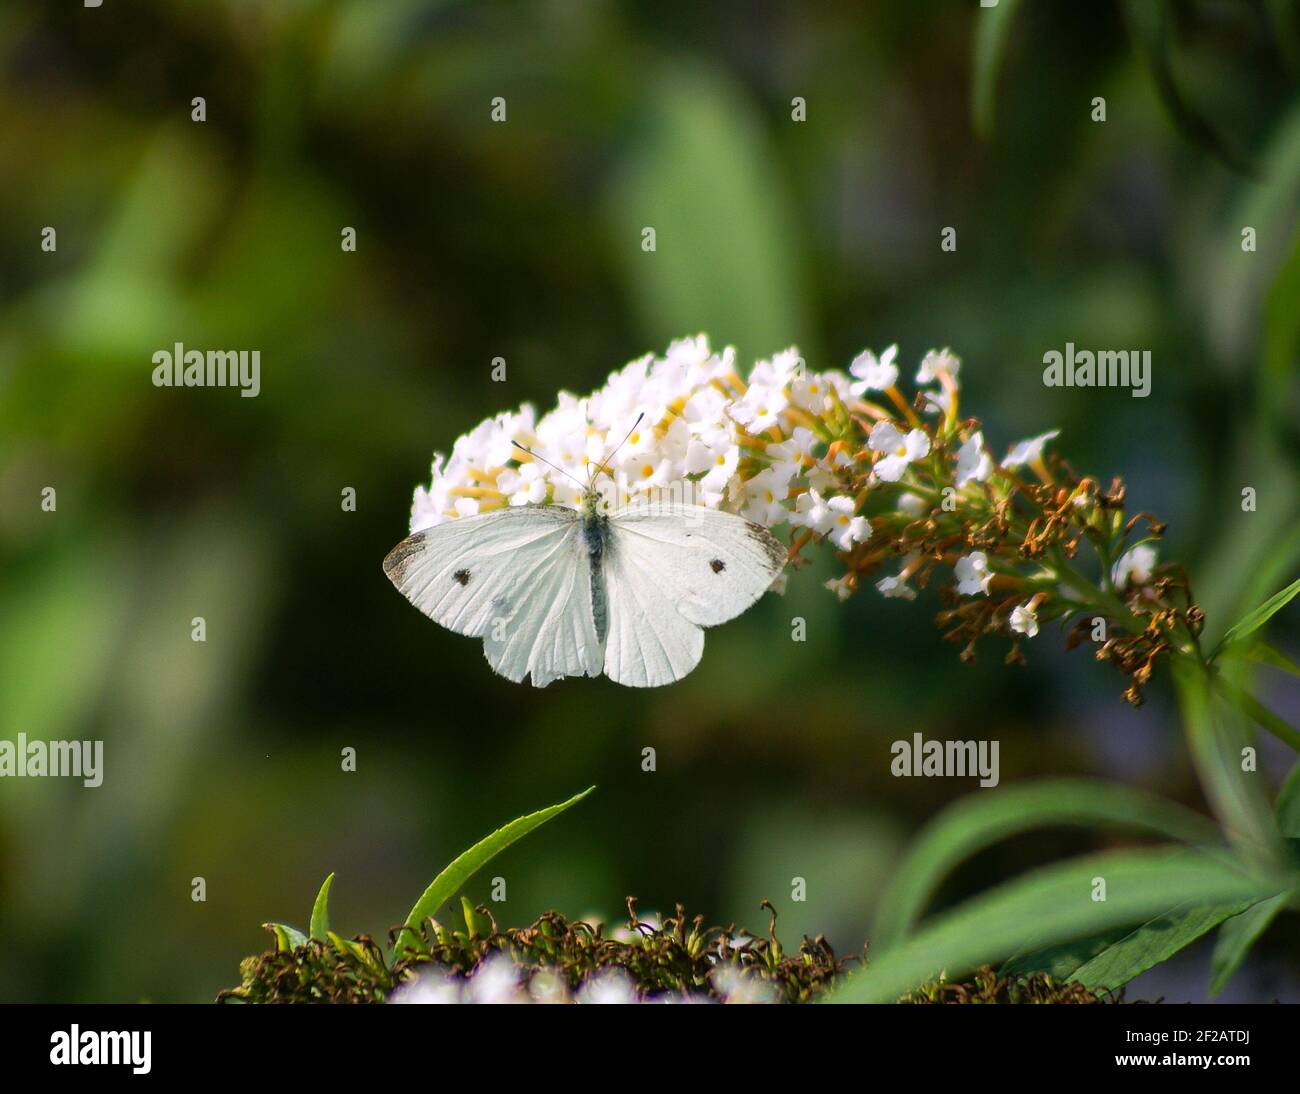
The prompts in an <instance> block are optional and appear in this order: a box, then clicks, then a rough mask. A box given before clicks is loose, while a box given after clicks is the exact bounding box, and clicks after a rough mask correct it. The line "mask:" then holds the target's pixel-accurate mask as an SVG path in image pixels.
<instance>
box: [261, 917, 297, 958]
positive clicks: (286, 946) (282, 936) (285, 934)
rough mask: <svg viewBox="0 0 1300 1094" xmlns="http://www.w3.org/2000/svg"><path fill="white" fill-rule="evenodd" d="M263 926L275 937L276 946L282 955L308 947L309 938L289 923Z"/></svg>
mask: <svg viewBox="0 0 1300 1094" xmlns="http://www.w3.org/2000/svg"><path fill="white" fill-rule="evenodd" d="M262 926H263V927H265V928H266V929H267V930H268V931H270V932H271V933H272V934H273V935H275V946H276V949H277V950H279V951H280V952H281V953H288V952H289V951H290V950H296V949H297V948H298V947H299V946H305V945H307V936H306V935H305V934H303V933H302V931H300V930H298V929H297V928H296V927H290V926H289V925H288V924H287V923H263V924H262Z"/></svg>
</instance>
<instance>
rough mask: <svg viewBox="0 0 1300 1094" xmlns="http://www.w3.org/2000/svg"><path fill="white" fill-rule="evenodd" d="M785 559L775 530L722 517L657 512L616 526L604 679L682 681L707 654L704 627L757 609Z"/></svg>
mask: <svg viewBox="0 0 1300 1094" xmlns="http://www.w3.org/2000/svg"><path fill="white" fill-rule="evenodd" d="M785 558H786V552H785V548H784V547H782V546H781V543H780V541H779V540H777V539H776V537H775V536H773V535H772V534H771V533H770V532H769V531H767V529H765V528H762V527H760V526H759V525H757V524H753V523H751V522H750V521H747V520H745V519H744V518H743V517H738V516H735V515H734V514H731V513H723V512H720V511H718V510H715V509H704V508H702V507H699V506H693V505H677V504H655V505H651V506H644V507H641V508H634V509H630V510H627V511H625V512H622V513H619V514H616V515H615V516H613V517H611V518H610V523H609V538H608V544H607V547H606V551H605V565H604V573H605V586H606V588H605V597H606V601H607V604H608V608H607V610H608V620H609V622H608V634H607V636H606V639H605V674H606V675H607V676H608V677H609V678H610V679H611V680H615V681H617V682H618V683H620V684H626V685H628V686H629V687H658V686H661V685H663V684H671V683H673V682H674V681H675V680H680V679H681V678H682V677H683V676H685V675H686V674H687V673H688V672H690V671H691V670H692V669H693V668H694V667H695V666H696V665H697V664H698V663H699V660H700V657H701V656H702V655H703V653H704V632H703V631H702V630H701V628H702V627H713V626H716V625H718V624H719V623H725V622H726V621H727V620H729V619H734V618H735V617H736V616H738V615H740V614H741V613H742V612H743V611H745V610H746V609H747V608H749V607H750V605H752V604H753V603H754V602H755V601H756V600H758V598H759V597H760V596H762V595H763V593H765V592H766V591H767V590H768V588H770V587H771V584H772V582H773V581H774V580H775V579H776V576H777V575H778V574H779V573H780V572H781V569H782V567H783V566H784V565H785Z"/></svg>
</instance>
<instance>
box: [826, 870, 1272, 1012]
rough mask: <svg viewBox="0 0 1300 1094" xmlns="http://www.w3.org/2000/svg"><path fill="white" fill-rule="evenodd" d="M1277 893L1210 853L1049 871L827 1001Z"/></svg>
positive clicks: (879, 964)
mask: <svg viewBox="0 0 1300 1094" xmlns="http://www.w3.org/2000/svg"><path fill="white" fill-rule="evenodd" d="M1098 878H1103V879H1105V882H1106V899H1105V900H1101V901H1098V900H1094V899H1093V896H1094V884H1095V881H1096V879H1098ZM1282 887H1283V883H1282V882H1281V881H1280V880H1278V879H1277V878H1273V877H1269V876H1265V875H1260V874H1257V873H1252V872H1248V871H1247V870H1246V869H1245V868H1244V867H1243V866H1242V865H1240V864H1238V863H1236V862H1234V861H1233V860H1232V859H1231V858H1229V857H1228V856H1227V855H1225V854H1222V853H1219V852H1213V853H1212V852H1209V851H1198V850H1190V849H1178V850H1170V849H1168V848H1158V849H1154V850H1142V851H1123V852H1111V853H1107V854H1102V855H1092V856H1089V857H1087V858H1083V859H1075V860H1072V861H1070V862H1065V863H1058V864H1056V865H1053V866H1049V867H1047V868H1045V869H1042V870H1037V871H1035V872H1033V873H1031V874H1028V875H1026V876H1025V877H1022V878H1017V879H1016V880H1015V881H1012V882H1008V883H1007V884H1005V885H1002V886H999V887H998V888H996V889H994V890H993V891H992V892H989V893H984V894H981V895H980V896H978V897H975V898H973V899H971V900H969V901H967V902H966V903H964V904H962V905H960V906H958V907H957V908H955V909H953V910H952V911H950V912H947V913H944V914H942V915H940V916H936V917H935V918H934V919H933V920H931V921H929V922H927V923H926V924H924V925H923V926H922V928H921V929H920V930H919V931H918V932H917V933H916V934H915V935H913V936H912V937H911V938H909V939H908V940H907V941H906V942H903V943H901V944H899V945H897V946H895V947H893V948H892V949H890V950H888V951H886V952H885V953H884V954H883V955H882V956H880V957H879V958H876V959H875V960H873V961H872V962H871V964H870V965H869V966H868V967H867V968H866V969H864V970H863V971H861V972H858V973H854V974H852V975H851V976H850V977H849V978H848V979H847V980H846V981H845V983H844V985H843V986H842V987H841V988H839V989H838V990H837V991H836V992H835V993H834V995H833V996H832V1001H834V1002H844V1003H885V1002H892V1001H894V1000H895V999H897V998H898V997H899V996H900V995H903V994H904V993H906V992H908V991H912V990H914V989H915V988H917V987H919V986H920V985H922V984H925V983H927V982H929V981H931V980H934V979H935V978H937V977H939V976H940V975H944V974H946V975H948V976H949V977H950V978H957V977H961V976H964V975H965V974H966V973H968V972H970V971H971V970H972V969H975V968H977V967H979V966H980V965H982V964H985V963H996V962H999V961H1001V960H1003V959H1004V958H1006V957H1007V955H1008V954H1011V953H1014V952H1017V951H1019V950H1022V949H1024V948H1031V949H1032V948H1034V947H1046V946H1050V945H1052V944H1053V943H1057V942H1064V941H1066V940H1068V939H1071V938H1084V937H1087V936H1089V935H1096V934H1100V933H1101V932H1103V931H1107V930H1110V929H1112V928H1115V927H1123V926H1131V925H1133V924H1136V923H1141V922H1142V921H1144V920H1146V919H1149V918H1150V917H1151V916H1154V915H1158V914H1160V913H1161V912H1163V911H1164V910H1166V909H1168V908H1170V907H1173V906H1176V905H1178V904H1187V905H1189V906H1191V905H1197V906H1199V905H1205V904H1228V903H1233V902H1238V901H1245V900H1258V899H1262V898H1263V897H1266V896H1271V895H1272V894H1274V893H1276V892H1278V890H1279V889H1280V888H1282Z"/></svg>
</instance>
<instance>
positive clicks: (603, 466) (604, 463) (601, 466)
mask: <svg viewBox="0 0 1300 1094" xmlns="http://www.w3.org/2000/svg"><path fill="white" fill-rule="evenodd" d="M644 417H645V411H642V412H641V413H640V414H638V415H637V416H636V421H635V422H633V423H632V428H631V429H629V430H628V431H627V436H625V437H624V438H623V439H622V440H621V441H619V442H618V444H616V445H615V446H614V448H613V451H611V452H609V453H608V454H607V455H605V456H604V457H603V458H602V459H601V461H600V463H598V464H597V465H596V470H597V471H604V472H605V474H606V475H608V476H609V477H610V478H611V479H612V478H613V477H614V472H613V471H611V470H610V469H609V462H608V461H610V460H612V459H613V458H614V457H615V456H616V455H617V454H618V450H619V449H620V448H622V447H623V446H624V445H625V444H627V439H628V437H630V436H632V434H633V433H635V432H636V427H637V426H639V425H640V424H641V419H642V418H644Z"/></svg>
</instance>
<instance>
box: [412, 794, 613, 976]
mask: <svg viewBox="0 0 1300 1094" xmlns="http://www.w3.org/2000/svg"><path fill="white" fill-rule="evenodd" d="M595 789H596V788H595V787H594V786H589V787H588V788H587V789H586V790H584V791H583V792H582V793H581V794H575V795H574V796H573V797H572V798H570V799H569V800H568V801H565V802H560V803H559V804H558V805H552V806H548V807H547V808H546V809H541V810H538V811H537V812H536V813H529V814H528V815H527V816H523V817H519V818H518V819H517V820H513V821H511V822H510V823H509V824H507V825H506V826H505V827H503V828H498V829H497V830H496V831H495V832H493V833H492V834H491V835H490V836H486V837H485V838H483V839H481V840H479V842H478V843H476V844H474V846H473V847H471V848H470V849H469V850H468V851H465V852H463V853H462V854H461V855H459V856H457V858H456V859H455V860H454V861H453V862H452V863H451V865H449V866H448V867H447V868H446V869H445V870H443V871H442V873H440V874H439V875H438V876H437V877H436V878H434V879H433V881H432V882H430V884H429V887H428V888H427V889H425V890H424V893H423V894H422V895H421V897H420V899H419V900H417V901H416V902H415V906H414V907H413V908H412V909H411V912H410V914H409V915H408V916H407V917H406V922H405V924H403V926H402V930H401V932H400V934H399V935H398V938H397V943H396V946H395V947H394V956H397V957H400V956H401V955H402V954H403V953H405V952H407V951H408V950H411V949H413V948H414V947H415V946H416V945H417V944H418V942H419V937H420V924H421V923H423V922H424V920H426V919H427V918H429V917H430V916H432V915H433V914H434V913H435V912H436V911H437V910H438V909H439V908H441V907H442V906H443V905H444V904H445V903H447V901H449V900H451V898H452V897H454V896H455V895H456V894H457V893H458V892H460V890H461V888H462V887H463V886H464V885H465V883H466V882H467V881H469V879H470V878H471V877H473V876H474V874H475V873H477V872H478V871H479V870H480V869H481V868H482V867H483V866H484V865H486V864H487V863H488V862H490V861H491V860H492V859H493V858H495V857H496V856H497V855H499V854H500V853H501V852H502V851H504V850H505V849H506V848H507V847H509V846H510V845H511V844H512V843H514V842H515V841H516V840H518V839H521V838H523V837H524V836H526V835H528V833H529V832H531V831H533V830H534V829H535V828H540V827H541V826H542V825H543V824H545V823H546V822H547V821H548V820H550V819H551V818H552V817H556V816H559V814H561V813H563V812H564V811H565V810H566V809H568V808H569V807H570V806H572V805H577V804H578V802H580V801H582V799H583V798H585V797H586V796H587V795H588V794H590V793H591V792H592V791H593V790H595Z"/></svg>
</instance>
